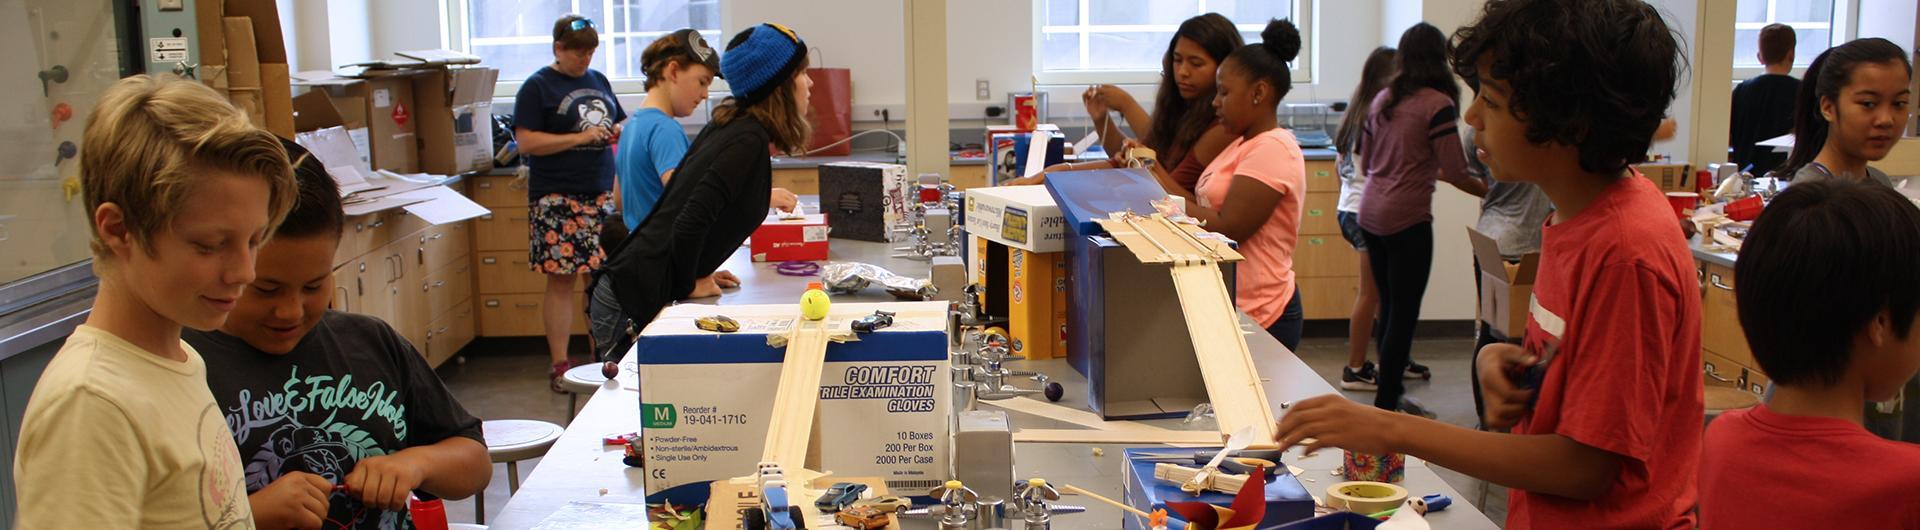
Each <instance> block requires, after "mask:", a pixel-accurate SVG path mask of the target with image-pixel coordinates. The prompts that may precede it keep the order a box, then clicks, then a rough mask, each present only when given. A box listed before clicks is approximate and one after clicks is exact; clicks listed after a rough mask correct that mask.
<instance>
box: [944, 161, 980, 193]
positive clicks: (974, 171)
mask: <svg viewBox="0 0 1920 530" xmlns="http://www.w3.org/2000/svg"><path fill="white" fill-rule="evenodd" d="M947 181H949V182H952V183H953V187H955V188H959V189H963V190H964V189H967V188H984V187H986V186H987V165H986V164H968V165H964V166H963V165H959V164H954V165H953V166H952V169H950V170H948V172H947Z"/></svg>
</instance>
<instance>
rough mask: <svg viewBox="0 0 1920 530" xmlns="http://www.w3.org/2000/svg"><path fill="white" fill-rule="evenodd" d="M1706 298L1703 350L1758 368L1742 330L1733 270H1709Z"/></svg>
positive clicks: (1702, 309) (1702, 317) (1702, 316)
mask: <svg viewBox="0 0 1920 530" xmlns="http://www.w3.org/2000/svg"><path fill="white" fill-rule="evenodd" d="M1706 279H1707V282H1706V283H1707V294H1706V299H1705V303H1704V304H1702V305H1701V306H1700V347H1702V348H1705V349H1707V350H1709V351H1712V352H1715V353H1718V354H1720V355H1722V356H1725V357H1726V358H1727V359H1729V360H1732V361H1734V362H1737V363H1740V364H1741V365H1743V366H1757V364H1756V363H1754V361H1753V350H1752V349H1750V348H1748V347H1747V336H1746V333H1745V332H1744V331H1742V330H1741V329H1740V310H1739V307H1738V306H1736V305H1735V304H1734V297H1733V287H1734V279H1733V269H1731V268H1728V267H1722V266H1719V265H1708V266H1707V278H1706Z"/></svg>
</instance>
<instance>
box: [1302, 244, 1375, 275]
mask: <svg viewBox="0 0 1920 530" xmlns="http://www.w3.org/2000/svg"><path fill="white" fill-rule="evenodd" d="M1293 271H1294V275H1295V276H1298V277H1301V278H1324V277H1336V278H1337V277H1357V276H1359V275H1360V253H1359V252H1354V250H1353V246H1352V245H1348V244H1347V240H1345V239H1341V238H1340V236H1330V235H1305V234H1302V235H1301V236H1300V241H1299V242H1297V243H1295V244H1294V246H1293Z"/></svg>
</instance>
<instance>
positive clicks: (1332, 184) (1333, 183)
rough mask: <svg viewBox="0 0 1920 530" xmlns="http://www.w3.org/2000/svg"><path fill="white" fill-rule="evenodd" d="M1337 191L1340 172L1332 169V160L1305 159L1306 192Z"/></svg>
mask: <svg viewBox="0 0 1920 530" xmlns="http://www.w3.org/2000/svg"><path fill="white" fill-rule="evenodd" d="M1328 191H1331V192H1336V193H1337V192H1339V191H1340V173H1339V172H1337V171H1334V164H1333V160H1331V159H1328V160H1308V161H1307V193H1320V192H1328Z"/></svg>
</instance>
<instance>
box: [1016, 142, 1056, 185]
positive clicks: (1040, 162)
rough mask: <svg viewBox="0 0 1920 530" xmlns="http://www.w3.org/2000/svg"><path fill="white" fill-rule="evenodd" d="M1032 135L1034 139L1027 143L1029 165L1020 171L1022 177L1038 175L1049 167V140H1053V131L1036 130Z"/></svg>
mask: <svg viewBox="0 0 1920 530" xmlns="http://www.w3.org/2000/svg"><path fill="white" fill-rule="evenodd" d="M1030 136H1032V137H1033V141H1032V143H1030V144H1028V145H1027V167H1026V170H1025V171H1022V172H1021V173H1020V176H1022V177H1030V176H1033V175H1037V174H1039V173H1040V172H1041V171H1045V170H1046V169H1047V142H1049V141H1052V140H1053V133H1052V132H1048V131H1034V132H1033V134H1031V135H1030Z"/></svg>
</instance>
